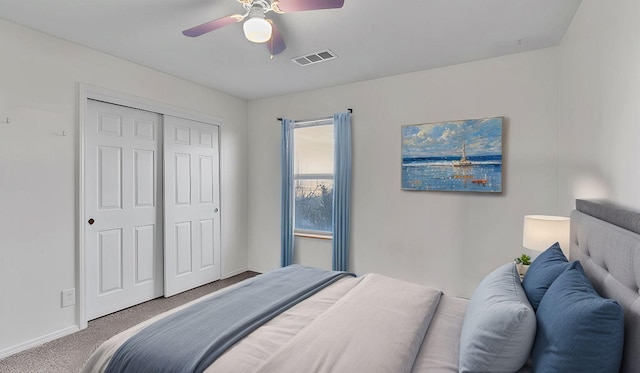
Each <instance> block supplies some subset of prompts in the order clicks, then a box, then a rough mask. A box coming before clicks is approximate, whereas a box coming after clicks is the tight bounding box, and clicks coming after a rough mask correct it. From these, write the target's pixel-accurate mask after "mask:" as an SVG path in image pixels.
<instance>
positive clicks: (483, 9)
mask: <svg viewBox="0 0 640 373" xmlns="http://www.w3.org/2000/svg"><path fill="white" fill-rule="evenodd" d="M580 2H581V0H404V1H382V0H345V5H344V7H343V8H341V9H332V10H318V11H308V12H300V13H290V14H282V15H280V14H274V13H273V12H270V13H269V14H268V15H267V16H268V17H269V18H272V19H273V20H274V21H275V22H276V24H277V26H278V28H279V30H280V32H281V33H282V35H283V38H284V40H285V43H286V45H287V49H286V50H285V51H284V52H283V53H282V54H280V55H278V56H276V57H275V58H274V59H273V60H270V59H269V53H268V51H267V48H266V46H264V45H260V44H254V43H251V42H249V41H247V40H246V39H245V38H244V35H243V33H242V25H241V24H233V25H230V26H227V27H225V28H223V29H220V30H216V31H214V32H211V33H209V34H206V35H203V36H200V37H198V38H188V37H185V36H183V35H182V33H181V31H182V30H184V29H187V28H190V27H192V26H196V25H199V24H201V23H203V22H206V21H210V20H213V19H216V18H220V17H223V16H226V15H229V14H235V13H243V8H242V6H241V5H240V4H239V3H238V2H237V1H236V0H0V18H4V19H6V20H8V21H11V22H14V23H17V24H21V25H24V26H27V27H30V28H33V29H35V30H39V31H42V32H45V33H48V34H51V35H55V36H57V37H60V38H63V39H66V40H69V41H72V42H75V43H78V44H81V45H85V46H87V47H90V48H93V49H96V50H99V51H102V52H105V53H108V54H111V55H114V56H117V57H120V58H123V59H125V60H129V61H132V62H135V63H138V64H140V65H144V66H148V67H150V68H153V69H155V70H158V71H162V72H165V73H168V74H171V75H174V76H177V77H180V78H183V79H186V80H189V81H192V82H195V83H198V84H201V85H203V86H206V87H210V88H213V89H216V90H219V91H222V92H225V93H228V94H231V95H233V96H236V97H240V98H243V99H246V100H254V99H260V98H265V97H271V96H278V95H282V94H287V93H293V92H299V91H305V90H311V89H317V88H322V87H329V86H334V85H339V84H344V83H350V82H356V81H362V80H367V79H373V78H379V77H384V76H390V75H396V74H402V73H407V72H412V71H419V70H425V69H430V68H434V67H441V66H447V65H453V64H458V63H463V62H469V61H476V60H480V59H485V58H490V57H497V56H502V55H507V54H513V53H518V52H523V51H527V50H533V49H539V48H545V47H550V46H555V45H558V44H559V43H560V41H561V39H562V36H563V35H564V33H565V31H566V29H567V27H568V25H569V23H570V22H571V19H572V18H573V15H574V14H575V12H576V10H577V9H578V7H579V5H580ZM323 49H330V50H332V51H333V52H334V53H335V54H337V55H338V58H337V59H334V60H330V61H327V62H324V63H319V64H313V65H309V66H306V67H301V66H298V65H296V64H294V63H293V62H291V60H290V59H291V58H292V57H297V56H300V55H304V54H309V53H313V52H316V51H319V50H323Z"/></svg>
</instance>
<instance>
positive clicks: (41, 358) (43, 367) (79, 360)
mask: <svg viewBox="0 0 640 373" xmlns="http://www.w3.org/2000/svg"><path fill="white" fill-rule="evenodd" d="M255 275H257V273H255V272H244V273H242V274H239V275H237V276H233V277H230V278H227V279H224V280H220V281H215V282H212V283H210V284H207V285H203V286H200V287H198V288H195V289H192V290H189V291H186V292H184V293H180V294H177V295H174V296H172V297H170V298H157V299H153V300H150V301H148V302H145V303H142V304H139V305H137V306H134V307H131V308H127V309H124V310H122V311H118V312H116V313H112V314H110V315H107V316H104V317H101V318H99V319H95V320H92V321H89V327H88V328H86V329H84V330H81V331H79V332H77V333H74V334H71V335H68V336H65V337H62V338H59V339H56V340H55V341H51V342H48V343H45V344H43V345H40V346H37V347H34V348H32V349H29V350H26V351H22V352H19V353H17V354H14V355H11V356H9V357H7V358H4V359H2V360H0V373H67V372H69V373H77V372H79V371H80V369H81V368H82V365H83V364H84V362H85V361H87V360H88V359H89V356H90V355H91V353H93V351H95V350H96V349H97V348H98V346H99V345H100V344H101V343H102V342H104V341H106V340H107V339H109V338H111V337H112V336H114V335H116V334H117V333H119V332H121V331H123V330H125V329H128V328H129V327H131V326H133V325H136V324H138V323H140V322H142V321H144V320H147V319H149V318H151V317H153V316H155V315H157V314H160V313H162V312H164V311H167V310H170V309H172V308H174V307H177V306H180V305H182V304H184V303H187V302H190V301H192V300H194V299H196V298H199V297H201V296H203V295H206V294H209V293H211V292H214V291H216V290H218V289H222V288H224V287H226V286H229V285H231V284H235V283H236V282H239V281H242V280H244V279H247V278H249V277H253V276H255Z"/></svg>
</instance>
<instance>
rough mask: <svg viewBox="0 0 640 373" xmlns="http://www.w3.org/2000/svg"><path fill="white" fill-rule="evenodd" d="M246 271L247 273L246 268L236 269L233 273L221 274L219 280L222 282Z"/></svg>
mask: <svg viewBox="0 0 640 373" xmlns="http://www.w3.org/2000/svg"><path fill="white" fill-rule="evenodd" d="M246 271H248V269H247V267H242V268H240V269H236V270H235V271H231V272H227V273H224V274H222V278H221V279H222V280H224V279H225V278H229V277H233V276H235V275H239V274H241V273H244V272H246Z"/></svg>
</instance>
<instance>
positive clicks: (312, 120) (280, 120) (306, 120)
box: [276, 109, 353, 123]
mask: <svg viewBox="0 0 640 373" xmlns="http://www.w3.org/2000/svg"><path fill="white" fill-rule="evenodd" d="M347 111H348V112H350V113H353V109H347ZM331 118H333V117H326V118H317V119H303V120H296V121H295V122H296V123H298V122H315V121H318V120H325V119H331ZM276 119H278V121H279V122H282V118H276Z"/></svg>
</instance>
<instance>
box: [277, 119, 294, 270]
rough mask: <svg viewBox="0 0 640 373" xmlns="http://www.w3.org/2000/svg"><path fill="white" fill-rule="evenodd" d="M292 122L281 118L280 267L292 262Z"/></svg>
mask: <svg viewBox="0 0 640 373" xmlns="http://www.w3.org/2000/svg"><path fill="white" fill-rule="evenodd" d="M293 124H294V121H293V120H290V119H282V232H281V233H280V234H281V245H282V247H281V251H282V256H281V259H280V265H281V266H282V267H286V266H288V265H290V264H293V212H294V209H293V208H294V206H293Z"/></svg>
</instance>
